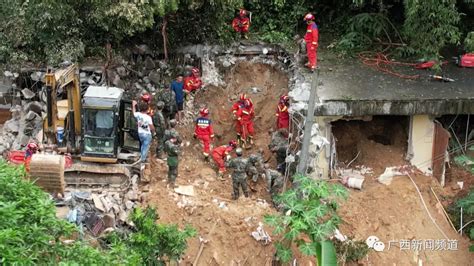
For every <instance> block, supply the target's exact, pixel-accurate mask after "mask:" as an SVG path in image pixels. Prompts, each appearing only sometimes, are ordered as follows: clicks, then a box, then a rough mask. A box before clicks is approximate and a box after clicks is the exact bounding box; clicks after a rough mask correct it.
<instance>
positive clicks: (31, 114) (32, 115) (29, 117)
mask: <svg viewBox="0 0 474 266" xmlns="http://www.w3.org/2000/svg"><path fill="white" fill-rule="evenodd" d="M37 116H38V114H37V113H35V112H33V111H29V112H28V113H27V114H26V115H25V120H26V121H32V120H34V119H35V118H36V117H37Z"/></svg>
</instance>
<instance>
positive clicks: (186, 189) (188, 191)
mask: <svg viewBox="0 0 474 266" xmlns="http://www.w3.org/2000/svg"><path fill="white" fill-rule="evenodd" d="M174 192H176V193H178V194H180V195H185V196H191V197H193V196H194V187H193V186H178V187H177V188H175V189H174Z"/></svg>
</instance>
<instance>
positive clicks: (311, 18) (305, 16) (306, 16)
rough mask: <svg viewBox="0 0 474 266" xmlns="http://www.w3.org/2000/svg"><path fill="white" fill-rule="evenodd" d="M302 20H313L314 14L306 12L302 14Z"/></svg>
mask: <svg viewBox="0 0 474 266" xmlns="http://www.w3.org/2000/svg"><path fill="white" fill-rule="evenodd" d="M303 20H304V21H308V20H314V16H313V14H311V13H308V14H306V15H304V19H303Z"/></svg>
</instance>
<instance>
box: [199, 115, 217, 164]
mask: <svg viewBox="0 0 474 266" xmlns="http://www.w3.org/2000/svg"><path fill="white" fill-rule="evenodd" d="M199 114H200V117H198V118H197V119H196V125H195V127H194V138H197V139H199V140H200V141H201V143H202V145H203V147H204V148H203V152H202V154H203V155H204V159H205V160H206V161H207V160H209V153H210V152H211V141H212V139H213V138H214V131H213V129H212V123H211V120H210V119H209V118H208V116H209V109H207V108H201V110H199Z"/></svg>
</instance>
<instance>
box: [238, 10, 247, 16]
mask: <svg viewBox="0 0 474 266" xmlns="http://www.w3.org/2000/svg"><path fill="white" fill-rule="evenodd" d="M246 15H247V10H245V9H243V8H241V9H240V11H239V16H241V17H243V16H246Z"/></svg>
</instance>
